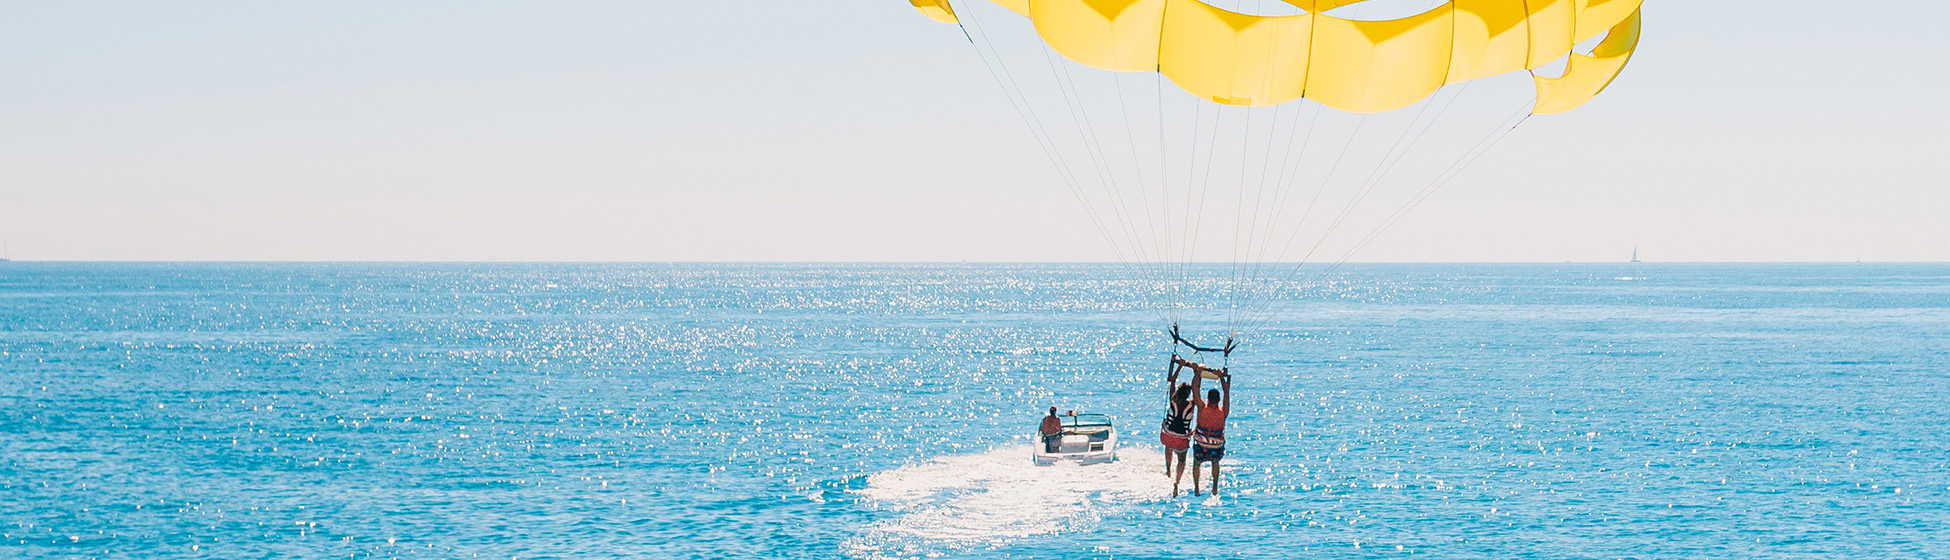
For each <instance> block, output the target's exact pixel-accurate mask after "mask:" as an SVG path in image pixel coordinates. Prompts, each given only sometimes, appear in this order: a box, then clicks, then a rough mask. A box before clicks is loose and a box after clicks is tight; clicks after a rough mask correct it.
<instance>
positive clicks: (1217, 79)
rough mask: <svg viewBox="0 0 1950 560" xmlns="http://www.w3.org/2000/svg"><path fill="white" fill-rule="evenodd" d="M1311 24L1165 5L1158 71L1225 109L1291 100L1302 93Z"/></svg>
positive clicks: (1184, 3) (1178, 2) (1194, 4)
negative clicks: (1230, 106)
mask: <svg viewBox="0 0 1950 560" xmlns="http://www.w3.org/2000/svg"><path fill="white" fill-rule="evenodd" d="M1312 21H1313V18H1312V17H1310V16H1306V15H1297V16H1283V17H1257V16H1249V15H1245V14H1239V13H1234V12H1230V11H1226V10H1222V9H1219V8H1215V7H1212V6H1209V5H1206V4H1205V3H1204V2H1200V1H1198V0H1170V1H1169V2H1168V4H1167V5H1166V7H1165V13H1164V26H1163V32H1164V36H1163V38H1162V39H1161V40H1160V41H1159V45H1158V47H1159V48H1158V55H1157V56H1158V71H1159V72H1161V73H1163V74H1164V75H1165V77H1167V78H1171V82H1172V83H1174V84H1178V87H1179V88H1182V89H1184V90H1185V91H1188V92H1191V93H1192V94H1193V95H1197V96H1199V97H1203V98H1206V99H1210V100H1212V101H1215V102H1218V103H1223V104H1226V105H1246V106H1261V105H1272V104H1275V103H1281V102H1285V101H1291V100H1293V99H1295V98H1298V97H1300V95H1301V94H1302V93H1304V92H1305V91H1306V88H1307V80H1308V78H1309V74H1308V70H1309V68H1308V64H1307V53H1308V41H1309V40H1310V39H1312V38H1313V34H1312V30H1311V29H1310V27H1311V23H1312ZM1212 61H1220V63H1218V64H1213V63H1212Z"/></svg>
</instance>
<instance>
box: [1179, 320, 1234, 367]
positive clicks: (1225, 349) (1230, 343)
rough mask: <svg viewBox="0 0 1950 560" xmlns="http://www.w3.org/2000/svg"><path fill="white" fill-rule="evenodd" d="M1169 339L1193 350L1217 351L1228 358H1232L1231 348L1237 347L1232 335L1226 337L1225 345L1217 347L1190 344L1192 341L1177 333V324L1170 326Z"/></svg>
mask: <svg viewBox="0 0 1950 560" xmlns="http://www.w3.org/2000/svg"><path fill="white" fill-rule="evenodd" d="M1171 340H1172V342H1175V343H1178V344H1183V345H1185V347H1186V348H1190V349H1192V351H1193V352H1218V353H1220V354H1222V355H1224V356H1225V357H1226V358H1228V359H1230V358H1232V351H1233V349H1236V348H1238V347H1239V344H1238V341H1237V340H1234V339H1233V338H1232V337H1226V345H1225V346H1222V347H1219V348H1207V347H1204V346H1199V345H1197V344H1192V341H1190V340H1185V337H1183V336H1179V335H1178V325H1172V326H1171Z"/></svg>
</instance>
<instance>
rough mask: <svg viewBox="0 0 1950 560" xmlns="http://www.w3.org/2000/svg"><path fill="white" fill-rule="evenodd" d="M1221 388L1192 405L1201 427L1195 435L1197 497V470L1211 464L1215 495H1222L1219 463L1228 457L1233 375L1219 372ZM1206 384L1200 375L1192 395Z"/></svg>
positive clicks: (1194, 490)
mask: <svg viewBox="0 0 1950 560" xmlns="http://www.w3.org/2000/svg"><path fill="white" fill-rule="evenodd" d="M1216 373H1218V374H1219V387H1220V389H1224V391H1223V392H1222V391H1221V390H1220V389H1211V390H1207V391H1206V392H1205V398H1204V399H1198V400H1194V401H1192V402H1193V404H1196V405H1198V427H1197V428H1196V429H1195V430H1193V432H1192V495H1193V496H1197V495H1198V466H1199V464H1200V463H1205V462H1208V461H1209V462H1211V463H1212V495H1214V496H1217V495H1219V460H1220V459H1224V458H1225V456H1226V415H1228V414H1231V413H1232V374H1231V373H1228V372H1226V370H1223V369H1221V370H1219V371H1217V372H1216ZM1204 380H1205V376H1203V375H1200V376H1197V377H1193V378H1192V393H1193V394H1197V393H1198V388H1199V386H1200V385H1202V382H1203V381H1204Z"/></svg>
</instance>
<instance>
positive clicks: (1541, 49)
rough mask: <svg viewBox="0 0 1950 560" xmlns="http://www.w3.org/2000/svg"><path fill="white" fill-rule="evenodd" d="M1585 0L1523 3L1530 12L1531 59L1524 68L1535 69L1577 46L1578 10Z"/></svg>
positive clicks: (1532, 0) (1545, 0) (1539, 0)
mask: <svg viewBox="0 0 1950 560" xmlns="http://www.w3.org/2000/svg"><path fill="white" fill-rule="evenodd" d="M1584 2H1585V0H1523V4H1524V7H1525V8H1527V9H1529V10H1530V17H1529V18H1527V21H1529V22H1530V25H1529V27H1530V57H1529V59H1528V61H1526V62H1525V63H1524V65H1523V67H1524V68H1528V69H1531V70H1536V69H1537V67H1539V66H1543V65H1545V64H1550V63H1551V61H1554V60H1557V57H1560V56H1564V55H1566V54H1569V53H1570V52H1571V47H1572V46H1573V45H1576V44H1577V42H1578V41H1577V34H1578V9H1579V8H1580V7H1582V6H1580V4H1584Z"/></svg>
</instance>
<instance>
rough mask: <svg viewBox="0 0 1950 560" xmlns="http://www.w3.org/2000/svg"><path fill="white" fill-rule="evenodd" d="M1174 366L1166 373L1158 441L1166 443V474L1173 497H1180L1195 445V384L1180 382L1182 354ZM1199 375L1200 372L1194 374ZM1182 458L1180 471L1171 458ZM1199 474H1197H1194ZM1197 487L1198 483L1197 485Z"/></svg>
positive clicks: (1174, 356) (1174, 362)
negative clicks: (1190, 450) (1187, 456)
mask: <svg viewBox="0 0 1950 560" xmlns="http://www.w3.org/2000/svg"><path fill="white" fill-rule="evenodd" d="M1171 359H1172V361H1171V365H1170V367H1169V368H1167V371H1166V373H1165V421H1164V425H1163V426H1160V427H1159V428H1158V443H1161V444H1164V446H1165V476H1169V477H1172V479H1171V497H1173V498H1176V497H1178V482H1179V481H1181V480H1184V479H1185V451H1186V450H1187V449H1188V448H1190V447H1191V445H1192V414H1193V411H1194V410H1195V409H1194V408H1192V392H1193V388H1192V384H1191V383H1179V382H1178V372H1179V371H1180V368H1181V367H1182V366H1179V365H1178V356H1177V355H1176V354H1173V355H1172V357H1171ZM1193 374H1194V375H1197V373H1196V372H1194V373H1193ZM1173 457H1177V458H1178V471H1177V473H1175V474H1174V473H1173V472H1172V470H1171V460H1172V458H1173ZM1193 476H1194V477H1196V476H1197V473H1193ZM1194 486H1196V483H1195V484H1194Z"/></svg>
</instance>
